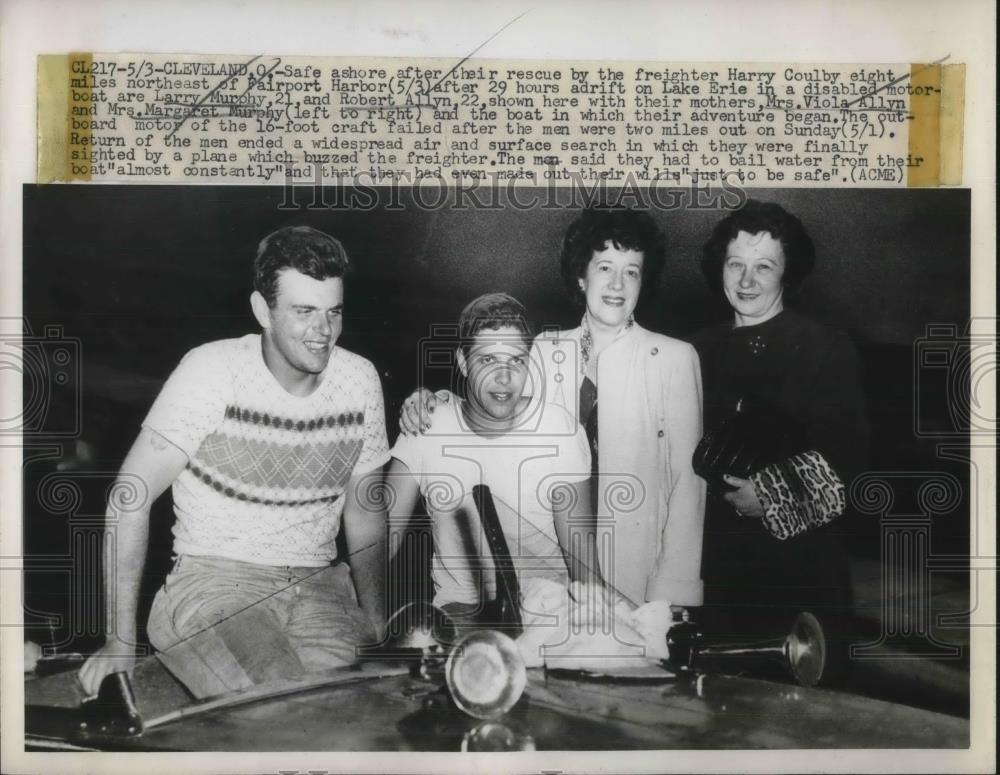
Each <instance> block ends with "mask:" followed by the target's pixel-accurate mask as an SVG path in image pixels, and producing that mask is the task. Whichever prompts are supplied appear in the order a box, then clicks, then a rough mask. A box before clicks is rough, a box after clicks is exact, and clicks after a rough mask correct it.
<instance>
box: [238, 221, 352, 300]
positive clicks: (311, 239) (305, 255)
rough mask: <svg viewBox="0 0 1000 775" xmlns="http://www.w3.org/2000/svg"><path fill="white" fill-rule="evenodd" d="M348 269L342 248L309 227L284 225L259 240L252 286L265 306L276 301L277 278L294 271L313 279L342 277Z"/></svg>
mask: <svg viewBox="0 0 1000 775" xmlns="http://www.w3.org/2000/svg"><path fill="white" fill-rule="evenodd" d="M349 268H350V262H349V261H348V258H347V251H345V250H344V246H343V245H341V244H340V242H339V241H338V240H336V239H334V238H333V237H331V236H330V235H329V234H327V233H326V232H322V231H320V230H319V229H314V228H313V227H312V226H285V227H284V228H282V229H278V230H277V231H275V232H272V233H271V234H268V235H267V236H266V237H264V239H262V240H261V241H260V245H259V246H258V247H257V258H256V259H255V260H254V265H253V287H254V290H256V291H257V292H258V293H260V295H261V296H263V297H264V300H265V301H266V302H267V305H268V306H269V307H273V306H274V304H275V302H276V301H277V299H278V275H279V274H280V273H281V272H282V271H284V270H285V269H295V270H296V271H299V272H302V274H304V275H306V276H307V277H311V278H313V279H314V280H326V279H327V278H329V277H343V276H344V275H346V274H347V271H348V269H349Z"/></svg>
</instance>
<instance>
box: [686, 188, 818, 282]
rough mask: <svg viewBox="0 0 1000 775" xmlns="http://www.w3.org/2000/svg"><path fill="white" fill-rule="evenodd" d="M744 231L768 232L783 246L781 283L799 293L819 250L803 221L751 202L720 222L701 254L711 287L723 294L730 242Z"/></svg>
mask: <svg viewBox="0 0 1000 775" xmlns="http://www.w3.org/2000/svg"><path fill="white" fill-rule="evenodd" d="M741 231H745V232H746V233H747V234H760V233H761V232H767V233H768V234H770V235H771V237H772V239H775V240H777V241H778V242H780V243H781V249H782V252H783V253H784V254H785V273H784V274H783V275H782V277H781V283H782V286H783V287H784V289H785V290H787V291H795V290H797V289H798V288H799V286H800V285H802V281H803V280H805V279H806V277H807V276H808V275H809V273H810V272H811V271H812V270H813V266H814V265H815V263H816V248H815V246H814V245H813V241H812V239H811V238H810V237H809V234H808V232H807V231H806V229H805V226H803V225H802V221H800V220H799V219H798V218H796V217H795V216H794V215H792V214H791V213H790V212H788V211H787V210H786V209H785V208H784V207H782V206H781V205H779V204H775V203H774V202H760V201H758V200H756V199H748V200H747V202H746V204H745V205H743V207H741V208H740V209H739V210H737V211H736V212H734V213H732V214H731V215H728V216H726V217H725V218H723V219H722V220H721V221H719V223H718V225H717V226H716V227H715V229H714V230H713V231H712V236H711V237H709V238H708V242H706V243H705V248H704V250H703V251H702V259H701V271H702V274H704V275H705V282H707V283H708V287H709V288H711V289H712V290H713V291H715V292H716V293H719V294H722V293H723V290H722V268H723V265H724V264H725V263H726V251H727V250H728V249H729V243H730V242H732V241H733V240H734V239H736V237H737V236H738V235H739V233H740V232H741Z"/></svg>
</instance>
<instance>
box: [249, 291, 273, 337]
mask: <svg viewBox="0 0 1000 775" xmlns="http://www.w3.org/2000/svg"><path fill="white" fill-rule="evenodd" d="M250 309H252V310H253V316H254V317H255V318H257V322H258V323H260V327H261V328H263V329H265V330H267V329H269V328H270V327H271V308H270V307H268V306H267V302H266V301H265V300H264V297H263V296H262V295H261V293H260V291H254V292H253V293H251V294H250Z"/></svg>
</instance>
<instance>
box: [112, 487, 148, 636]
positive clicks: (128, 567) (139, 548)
mask: <svg viewBox="0 0 1000 775" xmlns="http://www.w3.org/2000/svg"><path fill="white" fill-rule="evenodd" d="M148 541H149V507H148V506H147V507H146V508H143V509H137V510H134V511H125V512H122V511H119V510H117V509H115V508H113V507H109V508H108V512H107V516H106V525H105V530H104V600H105V625H104V629H105V635H106V636H107V638H108V639H109V640H110V639H112V638H115V639H118V640H119V641H122V642H124V643H130V644H135V643H136V635H137V628H138V622H137V615H138V605H139V587H140V585H141V583H142V573H143V568H144V566H145V564H146V551H147V548H148Z"/></svg>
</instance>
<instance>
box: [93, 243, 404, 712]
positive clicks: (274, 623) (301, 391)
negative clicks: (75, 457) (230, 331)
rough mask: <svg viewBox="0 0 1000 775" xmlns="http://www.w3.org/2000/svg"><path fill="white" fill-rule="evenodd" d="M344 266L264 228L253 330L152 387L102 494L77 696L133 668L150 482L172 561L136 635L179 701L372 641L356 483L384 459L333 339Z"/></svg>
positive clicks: (317, 666) (334, 657)
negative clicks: (93, 645)
mask: <svg viewBox="0 0 1000 775" xmlns="http://www.w3.org/2000/svg"><path fill="white" fill-rule="evenodd" d="M347 268H348V259H347V256H346V254H345V252H344V249H343V247H342V246H341V244H340V243H339V242H338V241H337V240H335V239H334V238H333V237H331V236H329V235H327V234H324V233H323V232H320V231H317V230H315V229H312V228H310V227H305V226H297V227H287V228H284V229H280V230H279V231H276V232H274V233H273V234H271V235H270V236H268V237H266V238H265V239H264V240H263V241H262V242H261V243H260V247H259V248H258V251H257V258H256V262H255V264H254V272H255V277H254V287H255V290H254V292H253V295H252V296H251V298H250V302H251V307H252V309H253V314H254V316H255V317H256V319H257V321H258V322H259V323H260V325H261V328H262V333H260V334H248V335H247V336H244V337H242V338H239V339H227V340H222V341H216V342H210V343H208V344H205V345H202V346H201V347H196V348H195V349H193V350H191V351H190V352H189V353H188V354H187V355H186V356H185V357H184V359H183V360H182V361H181V363H180V365H179V366H178V367H177V369H176V370H175V371H174V373H173V374H171V376H170V378H169V379H168V380H167V382H166V384H165V385H164V387H163V390H162V391H161V393H160V395H159V396H158V397H157V399H156V401H155V403H154V404H153V407H152V409H151V410H150V412H149V414H148V416H147V417H146V420H145V421H144V422H143V426H142V431H141V432H140V434H139V437H138V439H137V440H136V442H135V443H134V445H133V446H132V449H131V451H130V452H129V454H128V456H127V458H126V459H125V462H124V464H123V466H122V469H121V472H120V474H119V477H118V481H117V483H116V486H115V487H114V489H113V491H112V494H111V497H110V498H109V503H108V512H107V530H108V532H109V533H110V534H111V535H110V536H109V538H108V540H106V546H107V553H106V558H105V592H106V598H107V606H106V610H107V624H106V633H107V640H106V643H105V645H104V646H103V647H102V648H101V649H100V650H99V651H98V652H96V653H95V654H94V655H93V656H91V657H90V659H88V660H87V662H86V664H85V665H84V666H83V668H82V669H81V670H80V681H81V684H82V685H83V688H84V689H85V690H86V691H87V692H88V693H89V694H93V693H96V691H97V689H98V687H99V685H100V682H101V680H102V679H103V678H104V676H106V675H107V674H108V673H110V672H113V671H117V670H127V669H129V668H130V667H131V666H132V665H133V664H134V661H135V644H136V642H137V638H136V634H137V633H136V609H137V601H138V590H139V584H140V580H141V578H142V571H143V564H144V559H145V555H146V549H147V541H148V535H149V510H150V506H151V505H152V503H153V501H155V500H156V498H158V497H159V496H160V495H161V494H162V493H163V492H164V491H165V490H166V489H167V487H168V486H172V493H173V500H174V510H175V512H176V516H177V520H176V524H175V526H174V553H175V554H176V555H177V559H176V562H175V565H174V567H173V569H172V571H171V572H170V574H169V576H168V577H167V579H166V581H165V582H164V585H163V587H162V588H161V589H160V590H159V592H158V593H157V595H156V598H155V600H154V601H153V607H152V610H151V612H150V618H149V625H148V632H149V637H150V641H151V642H152V644H153V645H154V647H155V648H156V649H157V651H158V653H159V658H160V660H161V661H162V662H163V663H164V664H165V665H166V666H167V668H168V669H169V670H170V671H171V672H173V673H174V675H175V676H176V677H177V678H179V679H180V680H181V681H182V682H183V683H184V684H185V685H186V686H187V687H188V689H189V690H190V691H191V692H192V693H193V694H194V695H195V696H196V697H199V698H201V697H207V696H212V695H215V694H220V693H223V692H227V691H231V690H234V689H241V688H245V687H247V686H251V685H254V684H257V683H261V682H264V681H268V680H274V679H279V678H292V677H295V676H299V675H301V674H303V673H305V672H308V671H313V670H321V669H325V668H329V667H336V666H341V665H345V664H349V663H351V662H352V661H354V656H355V648H356V646H358V645H360V644H363V643H370V642H373V641H376V640H377V639H378V638H379V637H380V636H381V635H382V632H383V628H384V618H385V612H384V594H383V590H384V581H385V579H384V574H385V514H384V511H383V510H382V509H381V508H380V507H379V506H378V504H375V503H370V502H368V501H367V500H366V499H365V497H364V492H365V490H366V487H365V483H364V482H363V480H364V478H365V475H366V474H367V473H369V472H374V474H375V476H379V477H380V469H381V466H382V465H383V464H384V463H385V462H386V461H387V460H388V457H389V451H388V444H387V440H386V432H385V417H384V404H383V398H382V389H381V385H380V383H379V378H378V374H377V373H376V371H375V369H374V367H373V366H372V364H371V363H369V362H368V361H367V360H365V359H364V358H361V357H360V356H358V355H355V354H353V353H350V352H348V351H346V350H344V349H342V348H339V347H337V346H336V342H337V338H338V336H339V335H340V333H341V331H342V328H343V322H342V321H343V301H344V281H343V277H344V274H345V272H346V270H347ZM341 526H343V529H344V531H345V539H346V545H347V552H348V557H347V558H337V547H336V537H337V534H338V532H339V531H340V529H341ZM338 559H339V560H341V561H338V562H335V560H338ZM343 559H347V560H349V561H350V566H349V567H348V565H347V564H346V562H344V561H342V560H343Z"/></svg>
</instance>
